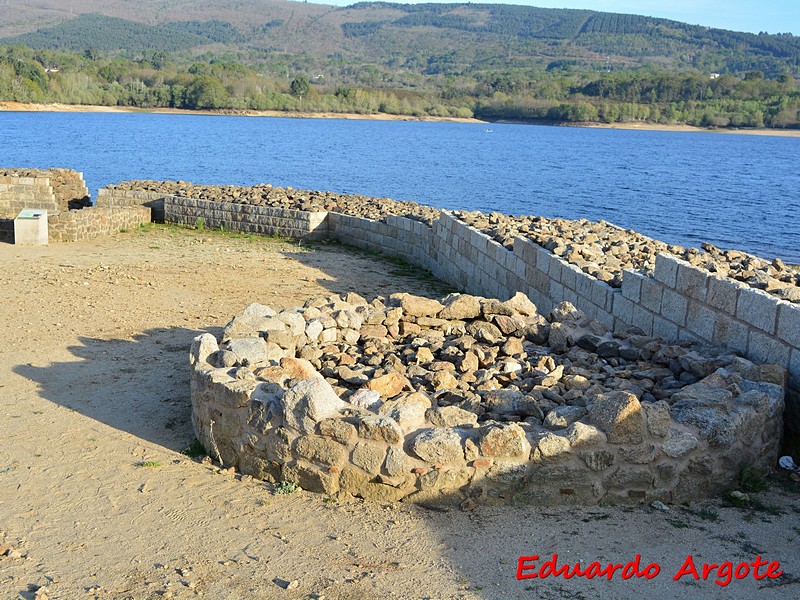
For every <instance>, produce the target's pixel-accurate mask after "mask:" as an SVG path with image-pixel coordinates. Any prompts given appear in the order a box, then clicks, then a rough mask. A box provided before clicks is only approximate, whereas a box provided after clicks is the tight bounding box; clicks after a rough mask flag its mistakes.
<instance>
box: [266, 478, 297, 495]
mask: <svg viewBox="0 0 800 600" xmlns="http://www.w3.org/2000/svg"><path fill="white" fill-rule="evenodd" d="M299 489H300V487H299V486H298V485H297V484H296V483H295V482H294V481H281V482H280V483H279V484H278V485H277V486H275V489H274V490H272V495H273V496H277V495H278V494H294V493H295V492H296V491H297V490H299Z"/></svg>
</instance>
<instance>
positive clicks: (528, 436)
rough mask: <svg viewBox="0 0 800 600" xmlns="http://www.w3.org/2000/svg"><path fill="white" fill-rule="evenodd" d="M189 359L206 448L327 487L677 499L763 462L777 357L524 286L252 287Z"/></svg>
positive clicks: (413, 494) (266, 472)
mask: <svg viewBox="0 0 800 600" xmlns="http://www.w3.org/2000/svg"><path fill="white" fill-rule="evenodd" d="M370 243H377V242H376V240H372V242H370ZM190 360H191V363H192V376H191V388H192V404H193V416H192V418H193V422H194V426H195V430H196V432H197V434H198V437H199V439H200V440H201V442H202V443H203V444H204V446H205V447H206V448H207V449H208V451H209V453H211V454H212V455H214V456H215V457H217V458H219V459H220V460H221V462H222V463H223V464H224V465H226V466H235V467H236V468H238V469H239V470H240V471H242V472H243V473H247V474H250V475H253V476H255V477H258V478H262V479H267V480H271V481H291V482H295V483H298V484H299V485H301V486H302V487H303V488H305V489H308V490H312V491H317V492H321V493H326V494H329V495H354V496H359V497H363V498H368V499H373V500H380V501H396V500H401V499H402V500H408V501H414V502H445V503H448V504H453V503H456V504H461V505H462V507H464V508H469V507H470V506H472V505H474V504H475V503H497V502H514V503H526V504H536V505H556V504H571V505H576V504H580V505H586V504H599V503H604V502H612V503H635V502H651V501H653V500H660V501H664V502H681V501H685V500H691V499H695V498H699V497H703V496H706V495H709V494H713V493H716V492H719V491H720V490H723V489H726V488H730V487H731V486H733V485H734V484H735V480H736V477H737V476H738V475H739V474H740V469H741V468H742V465H747V467H748V468H749V469H751V470H752V473H753V474H755V475H760V474H764V473H766V472H768V471H769V470H770V469H771V468H772V467H773V465H774V463H775V461H776V460H777V452H778V448H779V445H780V431H781V428H782V422H781V415H782V412H783V398H784V388H783V386H782V382H783V381H785V372H784V370H783V369H782V368H781V367H779V366H775V365H772V366H759V365H755V364H753V363H751V362H750V361H747V360H745V359H742V358H739V357H736V356H735V355H733V354H730V353H727V352H726V351H724V350H720V349H714V348H711V347H709V346H707V345H701V344H697V343H694V342H683V343H678V344H676V343H669V342H664V341H663V340H657V339H655V338H651V337H647V336H642V335H639V334H638V333H637V332H636V331H632V332H629V333H627V334H619V333H618V334H616V335H613V336H612V333H611V332H610V331H609V330H608V328H606V327H605V326H604V325H603V324H602V323H601V322H599V321H597V320H593V319H587V318H585V315H583V314H582V313H581V312H580V311H578V310H577V309H575V308H574V307H573V306H572V305H570V304H569V303H566V302H565V303H560V304H558V305H556V306H555V307H554V309H553V311H551V313H550V315H549V316H548V318H547V319H545V318H544V317H542V316H541V315H539V314H538V312H537V308H536V307H535V306H534V305H533V304H532V303H531V302H530V300H528V298H527V297H525V296H524V295H522V294H517V295H515V296H514V297H513V298H511V299H510V300H508V301H506V302H500V301H498V300H491V299H485V298H477V297H474V296H465V295H458V294H453V295H450V296H448V297H446V298H444V299H443V300H442V301H441V302H439V301H436V300H430V299H426V298H420V297H415V296H411V295H408V294H395V295H393V296H391V297H390V298H388V299H386V300H385V301H381V300H380V299H378V300H375V301H373V302H371V303H367V302H366V301H365V300H364V299H363V298H360V297H359V296H357V295H355V294H349V295H347V296H344V297H330V298H324V299H314V300H310V301H309V302H307V303H306V304H305V306H304V307H296V308H291V309H285V310H282V311H281V312H276V311H274V310H272V309H271V308H269V307H266V306H263V305H258V304H255V305H252V306H250V307H248V309H247V310H246V311H245V312H244V313H243V314H241V315H239V316H237V317H236V318H234V319H233V320H232V321H231V322H230V323H229V324H228V325H227V326H226V328H225V330H224V332H223V335H222V338H221V339H220V340H219V341H218V340H217V339H215V338H214V337H213V336H212V335H210V334H204V335H202V336H199V337H198V338H196V339H195V341H194V343H193V345H192V349H191V353H190Z"/></svg>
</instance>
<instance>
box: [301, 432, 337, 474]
mask: <svg viewBox="0 0 800 600" xmlns="http://www.w3.org/2000/svg"><path fill="white" fill-rule="evenodd" d="M345 450H346V447H345V446H343V445H342V444H340V443H338V442H336V441H335V440H332V439H330V438H327V437H322V436H318V435H302V436H300V437H298V438H297V439H296V440H295V441H294V451H295V453H296V455H297V458H303V459H305V460H307V461H309V462H313V463H317V464H320V465H325V466H328V467H329V466H332V465H337V464H341V463H342V462H343V461H344V458H345Z"/></svg>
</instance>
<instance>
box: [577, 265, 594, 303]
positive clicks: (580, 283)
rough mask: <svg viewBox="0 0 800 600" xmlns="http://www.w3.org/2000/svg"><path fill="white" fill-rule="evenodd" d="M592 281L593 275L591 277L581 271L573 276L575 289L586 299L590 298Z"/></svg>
mask: <svg viewBox="0 0 800 600" xmlns="http://www.w3.org/2000/svg"><path fill="white" fill-rule="evenodd" d="M593 281H594V277H591V276H589V275H587V274H586V273H583V272H581V273H578V274H577V275H576V276H575V291H576V292H578V295H579V296H583V297H584V298H586V299H587V300H591V298H592V282H593Z"/></svg>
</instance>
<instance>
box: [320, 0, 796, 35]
mask: <svg viewBox="0 0 800 600" xmlns="http://www.w3.org/2000/svg"><path fill="white" fill-rule="evenodd" d="M310 1H312V2H318V3H320V4H334V5H337V6H346V5H349V4H353V3H354V0H310ZM406 1H408V0H406ZM423 1H424V0H423ZM428 1H430V0H428ZM433 1H435V2H441V0H433ZM452 1H456V2H458V1H466V0H452ZM481 2H492V3H498V2H497V1H496V0H476V3H481ZM410 3H412V4H416V3H417V1H416V0H411V2H410ZM499 3H501V4H526V5H528V6H541V7H545V8H588V9H591V10H599V11H604V12H617V13H630V14H635V15H647V16H651V17H664V18H666V19H673V20H675V21H683V22H684V23H691V24H693V25H705V26H707V27H718V28H720V29H732V30H734V31H750V32H753V33H758V32H759V31H766V32H767V33H793V34H794V35H800V0H517V1H505V2H499Z"/></svg>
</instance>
